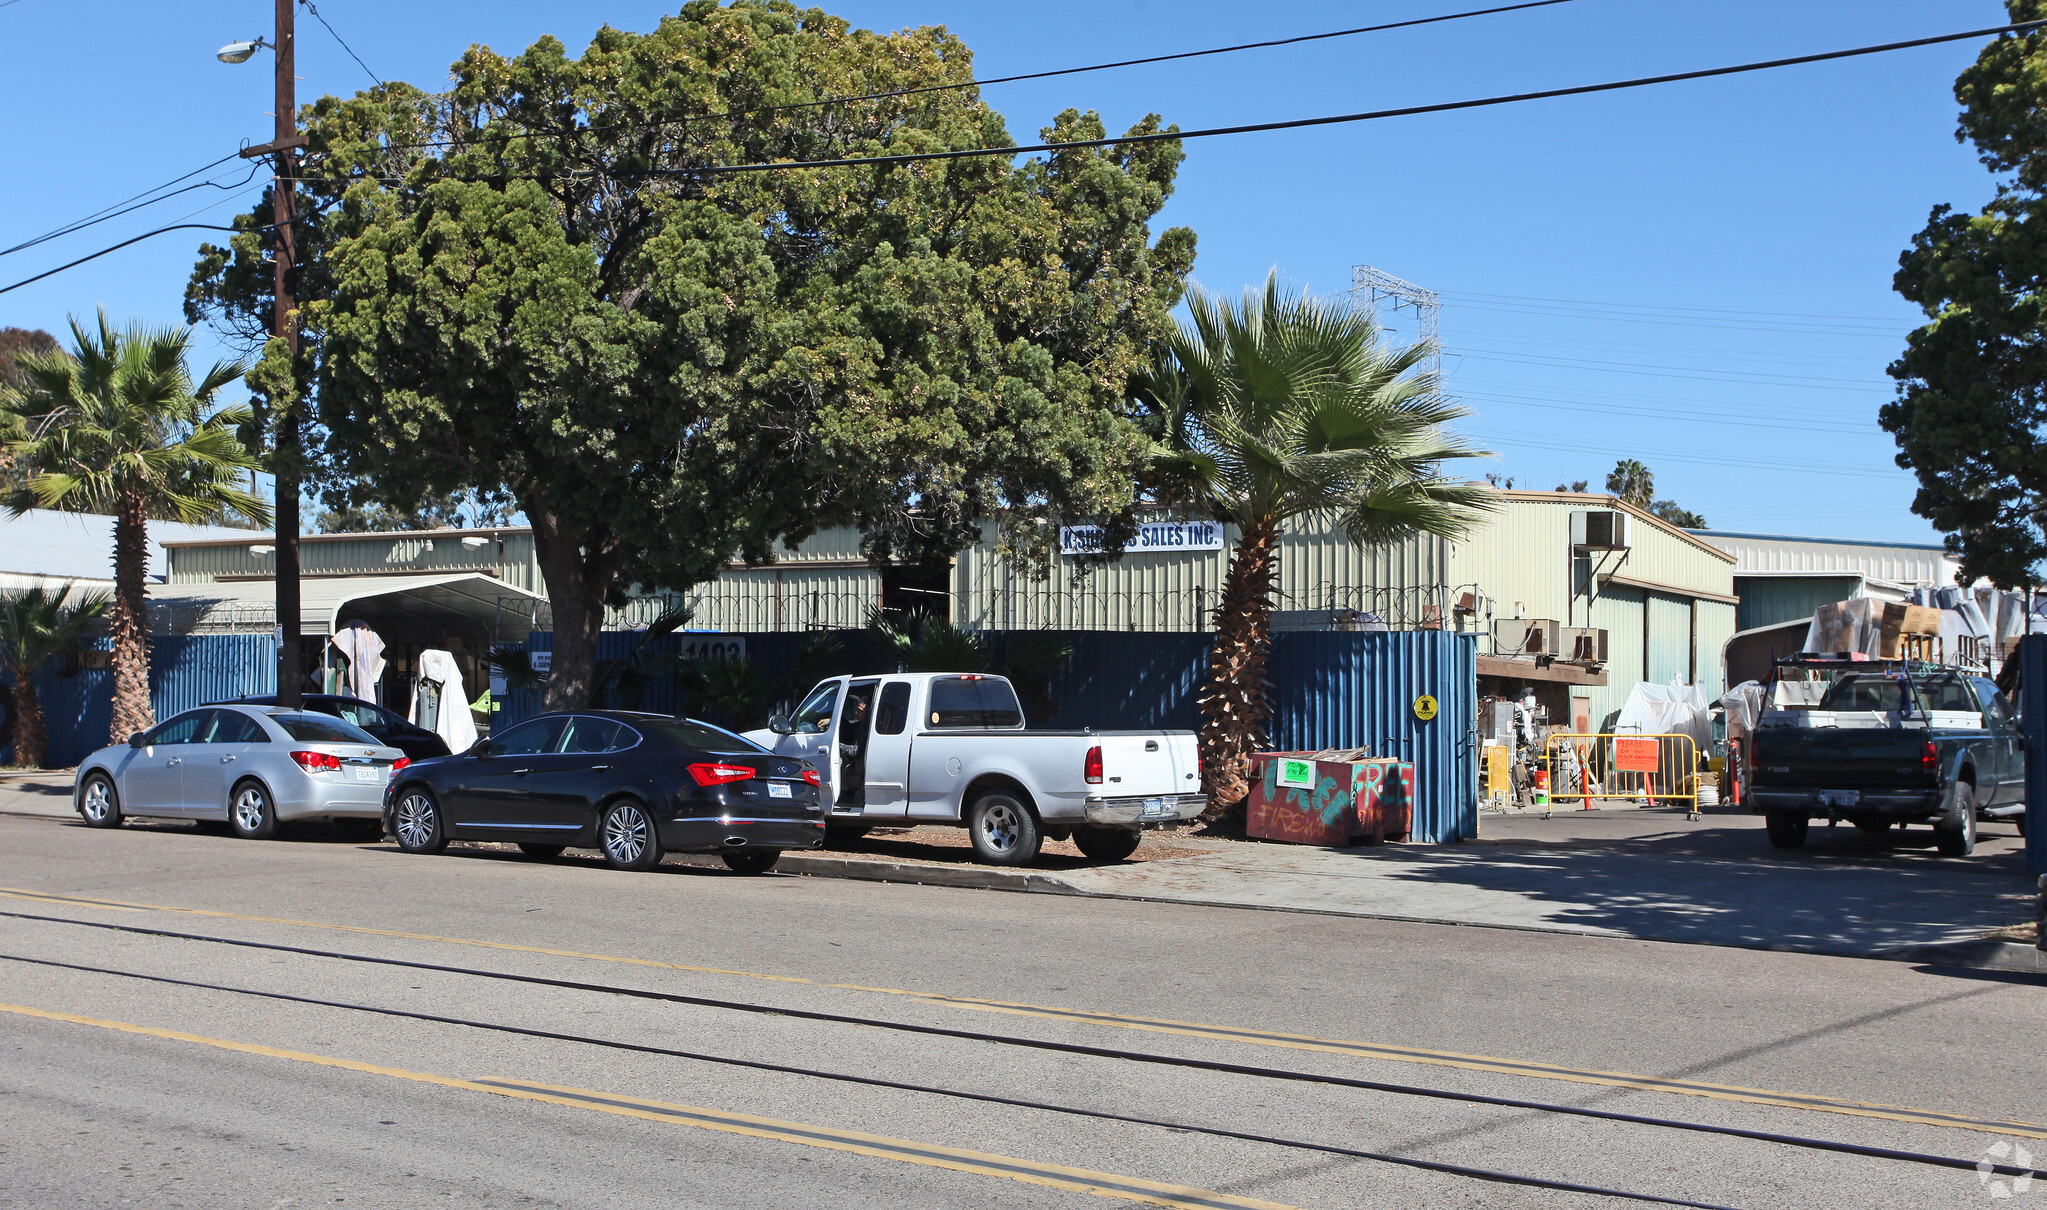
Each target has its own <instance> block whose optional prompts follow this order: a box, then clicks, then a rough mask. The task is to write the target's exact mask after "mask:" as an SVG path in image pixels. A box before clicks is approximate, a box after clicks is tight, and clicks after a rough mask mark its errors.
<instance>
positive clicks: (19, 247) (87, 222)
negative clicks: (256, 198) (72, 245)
mask: <svg viewBox="0 0 2047 1210" xmlns="http://www.w3.org/2000/svg"><path fill="white" fill-rule="evenodd" d="M258 171H259V169H257V168H251V169H249V175H248V176H245V177H243V178H242V179H241V180H239V181H235V182H233V183H231V184H226V185H223V184H221V183H220V182H218V181H200V182H199V183H198V184H196V185H187V186H185V187H184V188H182V189H173V190H171V191H170V192H169V193H165V194H161V195H159V196H157V197H153V198H150V199H149V200H148V201H146V202H137V203H135V204H134V205H133V206H128V207H125V208H123V209H120V210H116V211H114V212H113V213H111V214H102V215H99V216H98V217H96V218H87V219H81V220H80V221H78V222H75V223H73V224H71V225H70V226H68V227H60V228H58V229H57V230H55V231H52V232H50V233H48V234H47V235H39V236H37V237H36V238H34V239H32V240H29V241H28V242H27V243H24V244H16V245H15V246H14V247H12V248H4V249H0V256H9V255H12V254H14V253H16V252H21V251H25V250H26V249H29V248H33V247H35V246H36V245H38V244H45V243H48V242H49V241H51V240H53V239H57V238H59V237H61V236H66V235H70V234H72V233H73V232H77V231H83V230H85V229H86V228H87V227H96V226H98V225H99V224H101V223H104V222H106V221H107V220H108V219H116V218H120V217H121V216H122V215H124V214H133V213H134V212H136V211H137V210H143V209H147V208H148V207H150V206H154V205H156V204H157V203H158V202H167V201H169V200H171V199H172V198H174V197H177V196H178V195H180V194H184V193H190V192H192V191H193V190H195V189H208V188H211V189H224V190H227V191H228V192H229V193H234V192H236V191H238V190H240V189H241V187H242V186H244V185H246V184H248V183H249V182H250V181H252V180H254V179H255V176H256V173H257V172H258ZM210 204H211V203H209V205H210ZM201 209H204V207H201Z"/></svg>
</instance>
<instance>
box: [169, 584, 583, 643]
mask: <svg viewBox="0 0 2047 1210" xmlns="http://www.w3.org/2000/svg"><path fill="white" fill-rule="evenodd" d="M149 596H150V601H151V603H152V604H153V605H164V606H171V607H173V608H175V607H178V606H183V607H186V608H187V609H190V610H191V611H192V612H193V614H194V615H195V619H196V624H197V625H215V624H224V623H229V622H239V623H250V624H257V623H261V624H273V623H274V621H275V617H276V614H275V608H276V601H277V584H276V582H275V581H273V580H236V581H231V582H228V583H222V584H166V585H162V586H160V587H158V588H155V589H152V590H151V591H150V594H149ZM381 597H407V598H410V599H412V600H414V601H417V602H419V603H421V604H424V605H427V606H430V607H433V608H438V609H445V610H449V611H452V612H455V613H459V614H461V615H463V616H465V617H469V618H474V619H476V620H478V621H496V620H497V619H498V618H499V616H500V615H501V614H503V613H505V612H512V613H519V614H521V615H523V617H524V619H525V620H526V622H527V624H528V625H530V624H531V620H532V618H533V617H534V615H535V614H536V613H537V612H538V610H539V609H541V608H543V607H545V605H546V604H547V599H546V598H545V597H541V596H537V595H535V594H534V593H530V592H527V591H526V590H525V589H523V588H519V587H516V586H514V585H511V584H505V583H502V582H500V581H498V580H496V579H493V578H491V577H490V576H485V575H477V574H473V573H471V574H457V575H441V576H341V577H336V578H334V579H308V580H301V581H300V582H299V624H300V627H301V629H300V633H301V634H332V633H333V632H334V627H335V624H336V622H337V621H338V619H339V618H340V615H341V611H342V609H343V608H344V607H346V606H348V605H350V604H354V603H359V602H366V601H371V600H374V599H377V598H381ZM266 609H268V610H270V611H271V613H270V614H269V619H270V622H269V623H263V613H264V610H266Z"/></svg>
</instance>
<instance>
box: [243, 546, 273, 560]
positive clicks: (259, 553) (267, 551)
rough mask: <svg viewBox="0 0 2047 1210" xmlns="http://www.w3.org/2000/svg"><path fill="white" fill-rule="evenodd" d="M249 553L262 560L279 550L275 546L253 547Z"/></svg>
mask: <svg viewBox="0 0 2047 1210" xmlns="http://www.w3.org/2000/svg"><path fill="white" fill-rule="evenodd" d="M249 553H250V554H252V555H255V556H256V557H257V558H259V559H260V558H262V557H263V556H264V555H274V554H276V553H277V548H276V547H275V546H251V547H250V548H249Z"/></svg>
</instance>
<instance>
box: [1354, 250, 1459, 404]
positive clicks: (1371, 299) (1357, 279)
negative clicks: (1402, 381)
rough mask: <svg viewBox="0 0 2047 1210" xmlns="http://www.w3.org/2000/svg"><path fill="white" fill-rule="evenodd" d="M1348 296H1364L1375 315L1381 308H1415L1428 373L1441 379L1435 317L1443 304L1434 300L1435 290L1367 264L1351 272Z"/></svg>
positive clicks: (1441, 360)
mask: <svg viewBox="0 0 2047 1210" xmlns="http://www.w3.org/2000/svg"><path fill="white" fill-rule="evenodd" d="M1351 293H1352V294H1361V295H1363V296H1364V299H1365V305H1366V306H1368V307H1370V308H1371V309H1372V313H1373V314H1374V315H1377V314H1378V313H1379V309H1380V308H1381V307H1385V308H1386V309H1388V310H1390V311H1393V312H1395V313H1398V312H1399V310H1400V308H1402V307H1412V308H1414V313H1415V317H1416V318H1417V319H1418V320H1420V321H1421V338H1422V339H1423V340H1425V341H1428V342H1429V373H1430V374H1432V375H1437V376H1439V377H1440V376H1441V374H1442V372H1443V346H1442V341H1441V339H1440V336H1441V330H1440V329H1439V328H1438V327H1437V316H1438V314H1439V313H1440V312H1441V311H1442V309H1443V301H1442V299H1440V298H1437V297H1436V292H1435V291H1434V290H1424V289H1422V288H1421V287H1420V286H1417V285H1415V284H1414V283H1413V282H1411V281H1402V280H1401V279H1400V278H1397V277H1395V276H1393V275H1392V274H1391V273H1386V272H1382V271H1381V270H1378V269H1374V268H1373V267H1372V266H1370V265H1358V266H1356V267H1355V268H1353V269H1352V270H1351Z"/></svg>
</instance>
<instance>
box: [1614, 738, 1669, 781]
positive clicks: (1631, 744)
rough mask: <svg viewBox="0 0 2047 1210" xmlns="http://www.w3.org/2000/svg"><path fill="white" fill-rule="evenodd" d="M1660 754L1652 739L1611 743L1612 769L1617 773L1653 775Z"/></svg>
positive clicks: (1622, 740)
mask: <svg viewBox="0 0 2047 1210" xmlns="http://www.w3.org/2000/svg"><path fill="white" fill-rule="evenodd" d="M1660 758H1661V752H1660V749H1659V745H1658V744H1657V742H1656V741H1655V740H1654V739H1649V738H1642V739H1636V738H1632V737H1628V738H1618V739H1615V740H1614V741H1613V767H1614V770H1615V772H1619V773H1654V772H1656V771H1657V768H1658V765H1659V761H1660Z"/></svg>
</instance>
